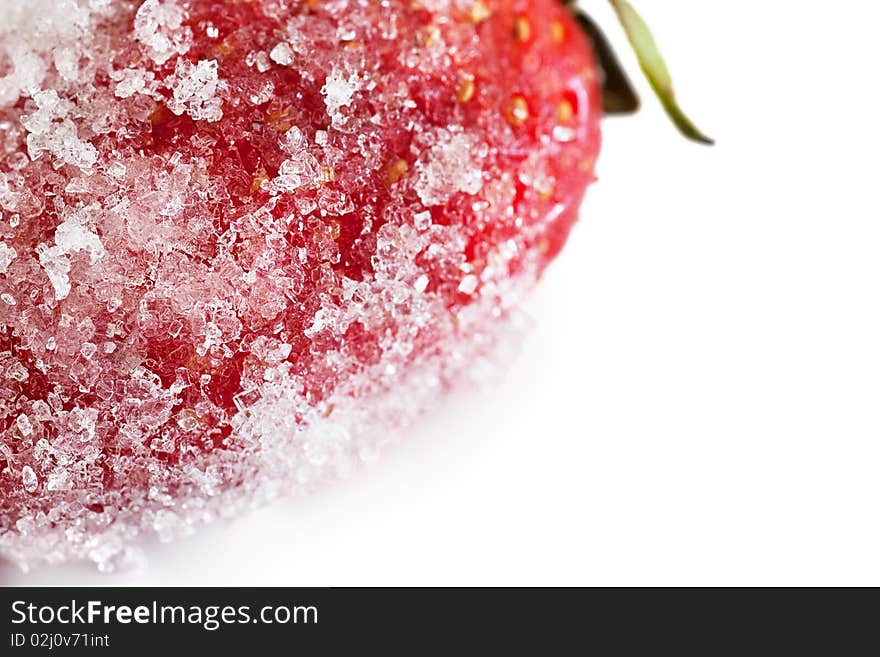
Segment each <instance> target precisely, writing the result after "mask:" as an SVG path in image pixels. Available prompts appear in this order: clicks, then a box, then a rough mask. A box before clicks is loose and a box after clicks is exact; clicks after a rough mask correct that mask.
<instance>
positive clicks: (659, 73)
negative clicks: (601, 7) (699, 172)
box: [562, 0, 715, 145]
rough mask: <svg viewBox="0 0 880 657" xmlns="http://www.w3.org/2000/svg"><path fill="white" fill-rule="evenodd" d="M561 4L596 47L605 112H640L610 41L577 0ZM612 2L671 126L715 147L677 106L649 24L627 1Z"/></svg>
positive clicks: (669, 79) (691, 138)
mask: <svg viewBox="0 0 880 657" xmlns="http://www.w3.org/2000/svg"><path fill="white" fill-rule="evenodd" d="M562 2H563V4H565V6H566V7H567V8H568V9H569V10H570V11H571V13H572V15H573V17H574V19H575V21H576V22H577V24H578V25H579V26H580V28H581V29H582V30H583V31H584V33H585V34H586V35H587V37H588V38H589V40H590V43H592V45H593V50H594V52H595V55H596V60H597V63H598V65H599V68H600V71H601V73H602V103H603V108H604V110H605V112H606V113H607V114H630V113H632V112H635V111H637V110H638V108H639V98H638V95H637V94H636V91H635V89H634V88H633V85H632V83H631V82H630V80H629V78H628V77H627V75H626V72H625V71H624V68H623V66H622V65H621V64H620V60H619V59H618V57H617V55H616V54H615V52H614V49H613V47H612V46H611V43H610V42H609V40H608V38H607V37H606V36H605V34H604V33H603V32H602V30H601V28H600V27H599V26H598V25H597V24H596V22H595V21H594V20H593V19H592V18H590V17H589V16H588V15H587V14H586V12H585V11H584V10H583V9H582V8H581V7H579V6H577V1H576V0H562ZM609 2H610V3H611V6H612V8H613V9H614V12H615V14H616V15H617V18H618V20H619V21H620V24H621V26H622V27H623V30H624V32H625V33H626V36H627V39H628V41H629V43H630V45H631V46H632V48H633V51H634V52H635V54H636V58H637V59H638V61H639V66H640V67H641V69H642V72H643V73H644V75H645V77H646V78H647V80H648V83H649V84H650V86H651V89H652V90H653V91H654V94H655V95H656V96H657V99H658V100H659V101H660V104H661V105H662V106H663V109H664V111H665V112H666V114H667V116H669V118H670V120H671V121H672V123H673V124H674V125H675V126H676V127H677V128H678V130H679V131H680V132H681V133H682V134H683V135H684V136H685V137H687V138H688V139H690V140H692V141H695V142H698V143H701V144H706V145H712V144H714V143H715V142H714V141H713V140H712V139H711V138H710V137H707V136H706V135H705V134H704V133H703V132H702V131H700V129H699V128H697V126H696V125H695V124H694V122H693V121H692V120H691V119H690V118H689V117H688V115H687V114H685V112H684V110H682V109H681V106H680V105H679V104H678V101H677V99H676V96H675V90H674V88H673V85H672V77H671V75H670V73H669V69H668V68H667V66H666V61H665V60H664V58H663V56H662V55H661V54H660V50H659V48H658V47H657V42H656V41H655V40H654V36H653V35H652V34H651V31H650V29H649V28H648V25H647V23H645V21H644V19H643V18H642V17H641V16H640V15H639V13H638V12H637V11H636V10H635V8H634V7H633V6H632V4H630V3H629V2H627V0H609Z"/></svg>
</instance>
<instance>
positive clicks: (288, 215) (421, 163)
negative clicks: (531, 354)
mask: <svg viewBox="0 0 880 657" xmlns="http://www.w3.org/2000/svg"><path fill="white" fill-rule="evenodd" d="M624 4H625V3H624ZM40 9H41V12H42V13H41V12H39V11H34V12H33V13H27V12H21V11H16V10H15V9H11V8H10V9H6V10H4V11H7V12H8V13H9V14H10V15H9V16H7V17H6V18H7V19H8V20H7V21H6V23H7V24H8V25H10V26H11V27H12V28H13V29H6V30H5V31H4V32H2V33H0V46H2V49H3V50H2V51H0V53H5V55H6V56H7V60H6V61H5V62H4V60H3V59H2V56H3V55H2V54H0V72H4V74H5V77H3V78H2V79H0V126H2V131H0V136H2V137H0V208H2V215H0V239H2V241H0V376H2V377H3V378H2V380H0V494H2V502H0V551H2V553H3V554H5V555H6V556H7V557H9V558H11V559H13V560H15V561H17V562H19V563H21V564H32V563H37V562H41V561H52V562H54V561H58V560H62V559H66V558H89V559H92V560H94V561H97V562H98V563H100V564H112V563H113V562H114V561H115V560H117V559H118V558H119V557H120V555H122V554H124V551H125V549H126V546H127V545H128V543H129V542H130V540H131V539H132V538H133V537H135V536H137V535H139V534H141V533H142V532H145V531H155V532H157V533H158V534H159V535H160V536H161V537H163V538H165V537H170V536H172V535H174V534H177V533H179V532H180V531H182V530H185V529H186V528H187V527H189V526H190V525H191V524H193V523H196V522H201V521H204V520H207V519H210V518H212V517H216V516H219V515H231V514H235V513H237V512H239V510H241V509H242V508H245V507H247V506H248V505H250V504H251V503H252V502H253V501H255V500H256V501H260V500H264V499H266V498H270V497H273V496H275V495H277V494H279V493H281V492H285V493H289V492H295V491H298V490H301V489H307V488H310V487H312V486H313V485H314V484H316V483H318V482H320V481H322V480H324V479H326V478H329V477H334V476H338V475H341V474H345V473H346V472H347V471H349V470H350V469H351V467H352V466H353V465H354V464H355V463H356V462H357V461H359V460H362V459H364V458H368V457H369V456H370V455H371V454H372V453H373V452H375V451H376V450H377V449H378V448H379V447H381V446H382V444H383V443H384V442H385V441H386V436H387V435H388V431H389V430H390V429H394V428H396V427H398V426H401V425H403V424H405V423H406V422H407V421H408V420H409V419H410V418H412V417H413V416H414V415H415V414H417V413H418V412H420V411H421V410H423V409H426V408H428V407H430V406H431V405H432V404H433V403H435V401H436V398H437V397H438V395H440V394H441V393H442V392H443V391H444V390H446V389H447V388H448V387H449V386H451V385H453V384H455V383H457V382H458V381H460V380H461V379H463V378H466V376H467V374H468V372H469V371H471V370H472V369H473V363H475V362H479V361H481V360H483V359H485V358H486V357H487V356H488V355H489V354H491V352H492V351H493V349H494V348H495V345H496V343H497V342H498V341H499V339H500V337H501V336H503V335H504V333H505V330H507V329H505V323H504V322H503V321H500V320H502V319H503V318H504V317H506V316H508V315H509V314H510V313H511V312H513V311H514V309H515V308H516V306H517V305H518V303H519V301H520V300H521V298H522V296H523V295H524V294H526V293H528V291H529V290H530V289H531V287H532V286H533V285H534V283H535V281H536V280H537V279H538V278H539V277H540V275H541V272H542V271H543V270H544V268H545V267H546V266H547V264H548V263H549V262H550V261H551V259H552V258H553V257H554V256H555V255H556V254H557V253H558V251H559V250H560V249H561V247H562V246H563V244H564V242H565V240H566V237H567V235H568V233H569V231H570V230H571V227H572V225H573V223H574V221H575V219H576V216H577V213H578V207H579V204H580V200H581V197H582V196H583V193H584V190H585V188H586V187H587V185H588V184H589V183H590V182H591V181H592V179H593V170H594V164H595V162H596V157H597V155H598V152H599V145H600V132H599V120H600V117H601V114H602V111H601V105H602V90H601V79H600V78H601V76H602V73H601V72H600V71H599V69H597V65H596V62H595V61H594V56H593V54H592V51H591V48H590V47H589V42H588V40H587V38H586V36H585V34H584V30H583V29H582V27H583V26H584V25H585V24H586V23H585V21H586V19H584V18H583V17H581V18H579V19H576V18H575V17H574V15H573V14H572V11H571V8H570V7H567V6H566V3H562V2H559V1H558V0H420V2H412V0H388V1H386V2H383V3H372V2H371V3H359V2H353V1H348V0H303V1H296V0H288V1H284V0H246V1H240V0H235V1H233V0H225V1H222V2H216V1H214V0H186V1H183V0H146V1H145V2H141V3H132V2H129V1H123V0H114V1H111V2H108V3H94V2H93V3H89V2H87V1H86V0H79V1H78V2H73V3H67V4H66V5H64V8H63V9H59V8H58V7H57V6H56V5H54V4H53V3H52V2H49V0H43V2H42V5H41V7H40ZM37 14H41V15H42V17H43V19H42V22H40V21H37V20H36V19H35V18H33V16H35V15H37ZM579 21H580V25H579V24H578V23H579ZM0 22H3V21H0ZM596 38H598V37H596ZM607 59H608V57H607V56H605V57H603V60H607ZM606 70H607V69H606ZM614 77H615V76H608V75H606V79H610V78H614ZM617 77H618V78H619V76H617ZM661 95H662V89H661ZM673 106H674V103H673Z"/></svg>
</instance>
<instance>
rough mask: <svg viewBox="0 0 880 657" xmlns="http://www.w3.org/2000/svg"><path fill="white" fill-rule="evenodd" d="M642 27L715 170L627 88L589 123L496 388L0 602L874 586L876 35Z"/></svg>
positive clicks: (798, 25) (1, 576) (778, 18)
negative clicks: (576, 175) (97, 567)
mask: <svg viewBox="0 0 880 657" xmlns="http://www.w3.org/2000/svg"><path fill="white" fill-rule="evenodd" d="M585 4H588V5H590V6H595V12H594V13H595V15H596V16H597V18H600V19H601V22H602V23H603V24H604V25H608V26H609V28H612V27H613V21H612V15H611V13H610V11H609V10H608V9H607V8H606V7H605V2H604V1H599V0H590V1H589V2H587V3H585ZM635 4H636V5H637V6H638V7H639V8H640V9H641V10H642V11H643V14H644V15H645V17H646V18H647V19H648V21H649V23H650V24H651V25H652V27H653V28H654V29H655V32H656V34H657V37H658V40H659V42H660V45H661V47H662V49H663V50H664V51H665V53H666V55H667V59H668V60H669V64H670V67H671V68H672V71H673V75H674V77H675V79H676V83H677V87H678V90H679V95H680V97H681V99H682V101H683V104H684V105H685V107H686V108H687V109H688V110H689V111H690V113H691V114H692V115H693V116H694V118H695V119H696V120H697V122H698V123H699V124H700V126H701V127H703V128H704V129H705V130H706V131H707V132H709V133H710V134H711V135H713V136H715V137H716V138H717V139H718V141H719V145H718V146H717V147H716V148H714V149H707V148H703V147H699V146H696V145H691V144H689V143H686V142H684V141H682V140H680V139H679V138H678V136H677V135H676V133H675V132H674V131H673V129H672V128H671V127H670V126H669V125H667V123H666V121H665V119H664V117H663V116H662V114H661V112H660V110H659V109H658V107H657V104H656V102H654V101H653V100H652V99H651V98H649V97H648V94H647V93H646V86H645V85H644V84H641V89H642V91H643V96H644V97H645V98H644V100H645V110H644V111H643V113H642V114H640V115H639V116H638V117H636V118H632V119H627V120H622V119H618V120H609V121H607V122H606V124H605V128H606V133H605V134H606V144H605V150H604V153H603V156H602V159H601V162H600V176H601V181H600V182H599V183H598V184H597V185H596V186H595V187H593V188H592V190H591V192H590V194H589V195H588V200H587V202H586V204H585V206H584V209H583V220H582V222H581V224H580V225H579V226H578V227H577V228H576V230H575V231H574V234H573V236H572V238H571V242H570V244H569V246H568V247H567V249H566V250H565V251H564V253H563V255H562V256H561V257H560V259H559V260H558V262H557V263H556V264H555V265H554V266H553V267H552V268H551V269H550V271H549V272H548V274H547V276H546V278H545V281H544V284H543V286H542V288H541V289H540V290H539V292H538V293H537V295H536V297H535V298H534V300H533V303H532V304H531V307H530V312H531V314H532V315H533V316H534V317H535V319H536V322H537V326H536V329H535V330H534V331H533V333H532V334H531V335H530V337H529V338H528V340H527V342H526V344H525V345H524V348H523V352H522V354H521V356H520V357H519V358H518V360H516V361H515V362H514V363H513V364H512V366H511V367H510V370H509V372H508V374H507V376H506V377H505V379H504V381H503V383H502V384H501V385H499V386H498V387H497V389H494V390H491V391H487V392H485V393H483V394H481V395H473V394H471V395H468V396H464V397H462V398H460V399H457V400H454V401H451V402H449V403H448V404H446V405H444V406H443V407H442V408H440V409H438V411H437V412H436V413H434V414H433V416H431V417H429V418H426V419H425V421H424V422H422V423H421V424H420V425H419V426H418V427H417V428H416V429H415V430H413V431H411V432H410V435H409V436H408V437H407V440H406V441H405V442H404V443H403V444H401V445H400V446H399V447H397V448H395V449H394V450H392V451H391V452H389V453H387V454H385V456H384V458H383V459H382V460H381V461H380V462H379V463H378V464H376V465H374V466H371V467H370V468H368V469H367V470H365V471H363V472H361V473H360V474H358V475H357V476H355V477H354V478H353V479H351V480H349V481H347V482H343V483H341V484H339V485H337V486H335V487H332V488H328V489H326V490H325V491H323V492H321V493H319V494H317V495H315V496H313V497H310V498H306V499H298V500H291V501H284V502H281V503H278V504H276V505H274V506H272V507H270V508H267V509H264V510H262V511H259V512H257V513H254V514H253V515H251V516H249V517H246V518H242V519H241V520H240V521H238V522H235V523H233V524H231V525H224V526H214V527H211V528H209V529H207V530H205V531H202V532H201V533H199V534H198V535H197V536H196V537H194V538H192V539H188V540H184V541H180V542H177V543H174V544H171V545H162V546H160V545H152V546H148V548H147V554H148V558H149V564H148V565H147V567H146V569H144V570H140V571H137V570H132V571H126V572H120V573H115V574H113V575H101V574H99V573H97V572H95V571H94V570H93V569H92V568H90V567H86V566H67V567H64V568H55V569H44V570H39V571H36V572H34V573H31V574H30V575H27V576H25V575H21V574H19V573H17V571H13V570H12V569H10V568H9V567H7V566H3V567H0V581H4V582H6V583H12V584H67V583H69V584H118V583H132V584H176V585H191V584H252V585H258V584H267V585H268V584H272V585H343V584H348V585H361V584H378V585H428V584H438V585H443V584H470V585H483V584H500V585H512V584H585V585H591V584H618V585H627V584H645V585H650V584H694V585H701V584H768V585H772V584H874V585H877V584H880V559H878V557H877V555H878V554H880V529H878V506H880V476H878V469H880V309H878V292H880V289H878V288H880V258H878V255H880V212H878V210H880V207H878V206H880V204H878V201H877V192H876V190H877V187H878V184H877V180H876V176H877V173H878V165H877V162H878V153H880V138H878V133H880V131H878V128H877V121H878V117H880V112H878V109H880V107H878V102H877V101H878V91H877V83H876V64H877V62H878V61H880V57H878V54H880V53H878V49H880V47H878V45H877V43H878V42H877V39H876V25H877V23H878V19H880V10H878V9H877V8H876V7H875V3H871V2H861V1H853V0H849V1H842V2H834V3H832V2H820V1H819V0H813V1H807V2H803V1H800V2H799V1H795V0H776V1H775V2H766V1H761V0H740V1H739V2H704V1H701V0H664V2H651V1H649V0H641V1H640V2H636V3H635ZM609 32H610V36H611V37H612V39H613V40H614V41H615V42H616V43H618V44H619V45H620V49H621V50H624V40H623V38H622V36H621V34H620V32H619V31H618V30H616V29H609ZM624 54H625V55H626V57H625V59H626V61H627V62H629V63H630V64H631V65H633V67H634V61H633V58H632V57H631V56H629V55H628V53H624ZM640 83H641V81H640Z"/></svg>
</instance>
